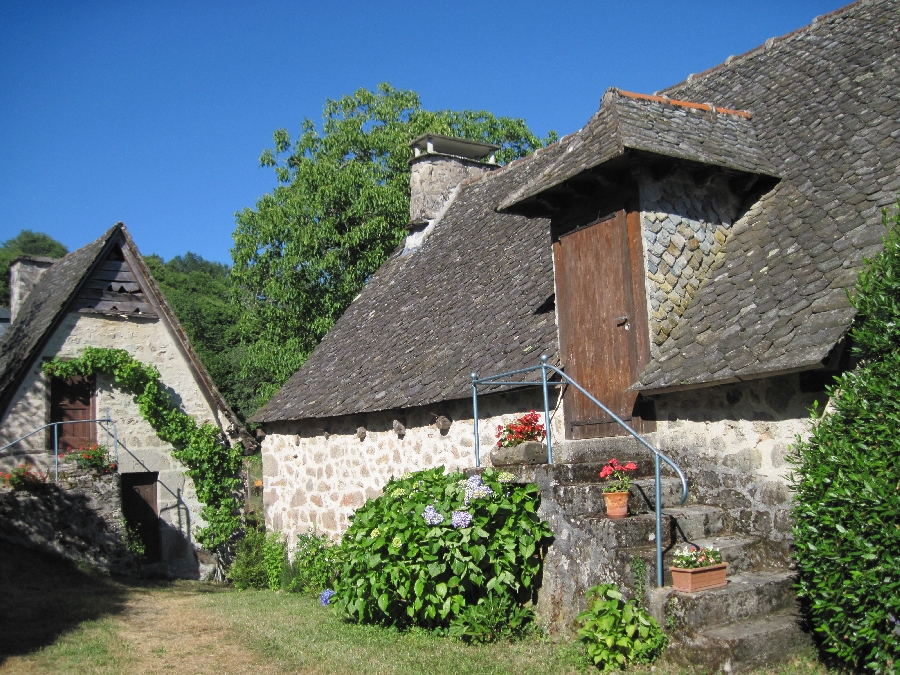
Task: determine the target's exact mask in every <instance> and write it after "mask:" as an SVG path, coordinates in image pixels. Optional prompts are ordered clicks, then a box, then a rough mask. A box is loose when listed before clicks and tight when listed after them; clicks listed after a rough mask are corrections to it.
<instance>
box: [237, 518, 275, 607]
mask: <svg viewBox="0 0 900 675" xmlns="http://www.w3.org/2000/svg"><path fill="white" fill-rule="evenodd" d="M286 563H287V551H286V547H285V544H284V541H282V539H281V535H280V534H279V533H277V532H270V533H268V534H266V531H265V530H264V529H261V528H260V529H257V528H247V530H246V532H245V533H244V538H243V539H241V540H240V541H238V543H237V546H236V548H235V555H234V562H233V563H232V564H231V569H230V570H228V578H229V579H231V580H232V581H233V582H234V586H235V588H237V589H238V590H241V591H243V590H246V589H248V588H254V589H257V590H260V589H264V588H269V589H271V590H273V591H274V590H278V589H279V588H280V587H281V583H282V577H283V576H284V569H285V565H286Z"/></svg>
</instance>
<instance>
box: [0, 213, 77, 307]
mask: <svg viewBox="0 0 900 675" xmlns="http://www.w3.org/2000/svg"><path fill="white" fill-rule="evenodd" d="M68 252H69V249H67V248H66V247H65V246H63V245H62V244H61V243H60V242H58V241H56V239H54V238H53V237H51V236H49V235H46V234H44V233H42V232H32V231H31V230H22V231H21V232H19V234H17V235H16V236H15V237H13V238H12V239H7V240H6V241H4V242H3V243H2V244H0V306H3V307H9V293H10V288H9V268H10V265H12V261H13V260H14V259H15V258H17V257H18V256H20V255H36V256H44V257H46V258H62V257H63V256H64V255H65V254H66V253H68Z"/></svg>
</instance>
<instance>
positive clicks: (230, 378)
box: [144, 252, 253, 417]
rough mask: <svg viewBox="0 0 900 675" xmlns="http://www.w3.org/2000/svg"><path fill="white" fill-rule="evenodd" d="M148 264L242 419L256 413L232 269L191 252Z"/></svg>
mask: <svg viewBox="0 0 900 675" xmlns="http://www.w3.org/2000/svg"><path fill="white" fill-rule="evenodd" d="M144 260H145V262H146V263H147V266H148V267H149V268H150V271H151V272H152V273H153V277H154V278H155V279H156V281H157V283H158V284H159V287H160V289H161V290H162V292H163V294H164V295H165V296H166V300H167V301H168V302H169V305H170V306H171V307H172V311H173V312H175V316H176V317H178V321H179V322H181V325H182V327H183V328H184V330H185V332H186V333H187V335H188V337H189V338H190V340H191V344H192V346H193V347H194V350H195V351H196V352H197V355H198V356H199V357H200V360H201V361H202V362H203V365H204V366H206V370H207V371H209V374H210V377H212V379H213V382H215V384H216V387H218V389H219V391H220V392H222V395H223V396H224V397H225V400H226V401H228V403H229V405H231V407H232V408H233V409H234V410H235V412H237V413H238V414H239V415H241V416H242V417H243V416H246V415H247V414H249V413H250V412H252V410H250V409H249V407H248V406H249V404H250V400H251V399H252V397H253V392H252V391H249V390H247V389H246V388H245V387H244V386H243V382H242V380H241V378H240V377H239V376H238V370H239V368H240V361H241V351H242V348H241V346H240V339H239V335H238V328H237V323H238V308H237V307H236V306H235V305H234V304H232V303H231V302H230V295H231V282H230V280H229V267H228V265H225V264H223V263H217V262H212V261H209V260H204V259H203V258H202V257H200V256H199V255H196V254H194V253H190V252H189V253H186V254H185V255H184V256H176V257H174V258H172V259H171V260H169V261H168V262H164V261H163V259H162V258H160V257H159V256H158V255H149V256H146V257H145V258H144Z"/></svg>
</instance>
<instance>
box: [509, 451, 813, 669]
mask: <svg viewBox="0 0 900 675" xmlns="http://www.w3.org/2000/svg"><path fill="white" fill-rule="evenodd" d="M648 440H649V441H650V442H651V443H653V442H654V440H653V438H652V434H651V435H649V436H648ZM553 450H554V464H552V465H550V464H533V465H528V464H512V465H507V466H504V467H502V468H503V469H504V470H508V471H510V472H511V473H513V474H514V475H516V478H517V479H518V480H520V481H527V482H533V483H536V484H537V485H538V486H539V487H540V488H541V493H542V502H541V509H540V515H541V516H542V517H543V518H544V519H546V520H548V521H549V522H550V526H551V527H552V529H553V532H554V535H555V540H554V544H553V546H552V547H551V548H550V550H549V551H548V554H547V557H546V559H545V568H544V576H543V583H542V587H541V589H540V592H539V596H538V597H539V599H538V606H537V611H538V614H539V616H540V617H541V618H542V619H543V620H544V621H546V622H547V623H548V625H549V626H550V630H551V632H555V633H565V632H572V631H573V630H574V628H575V627H576V626H577V615H578V613H579V612H580V611H582V610H583V609H584V606H585V591H586V590H587V589H588V588H590V587H591V586H593V585H595V584H597V583H603V582H613V583H616V584H618V585H619V587H620V588H622V589H623V590H626V592H627V593H628V594H630V595H632V596H633V595H634V594H635V592H636V591H638V590H639V589H640V588H641V587H643V589H644V592H643V596H644V597H643V601H644V604H645V606H646V607H647V608H648V609H649V611H650V612H651V613H652V614H653V616H654V617H655V618H656V620H657V621H658V622H659V624H660V626H663V627H664V628H665V630H666V632H667V633H668V634H669V637H670V647H669V649H668V650H667V651H666V653H665V656H664V659H665V660H667V661H669V662H671V663H674V664H677V665H685V666H699V667H703V668H706V669H709V670H713V671H724V672H739V671H741V670H746V669H748V668H752V667H757V666H763V665H766V664H770V663H775V662H778V661H780V660H783V659H785V658H787V657H788V656H790V655H793V654H796V653H799V652H802V651H804V650H806V649H808V647H809V645H810V644H811V641H810V639H809V636H808V635H807V633H806V632H804V630H803V629H802V627H801V624H800V619H799V616H798V615H797V611H796V600H795V595H794V590H793V581H794V577H793V575H792V573H791V571H790V570H789V569H788V567H787V566H786V564H785V563H784V562H783V558H781V557H779V556H770V555H767V548H768V547H767V542H765V541H763V540H762V539H761V538H759V537H754V536H748V535H746V534H744V533H742V532H741V531H740V528H739V526H737V524H736V523H733V522H729V517H728V513H727V511H726V510H725V509H723V508H720V507H718V506H717V505H715V504H707V503H702V495H698V494H695V493H694V492H691V493H690V494H689V498H688V501H687V502H686V503H685V504H684V505H679V503H678V502H679V501H680V499H681V481H680V480H679V479H677V478H671V477H667V476H666V473H667V472H666V469H665V468H664V469H663V475H664V477H663V479H662V483H661V494H662V506H663V523H662V525H663V553H664V559H663V566H664V570H665V577H664V578H665V584H666V586H664V587H663V588H656V546H655V539H656V518H655V514H654V498H655V492H654V479H653V477H652V476H653V472H654V461H653V454H652V453H651V452H650V451H649V450H647V449H646V448H644V447H643V446H642V445H640V444H639V443H637V442H636V441H635V440H634V439H632V438H630V437H624V438H606V439H594V440H585V441H562V442H560V441H557V442H556V443H554V446H553ZM612 457H615V458H616V459H618V460H619V461H620V462H626V461H633V462H635V463H636V464H637V465H638V470H637V472H636V473H637V479H636V480H634V481H633V482H632V489H631V497H630V499H629V512H630V513H631V515H630V516H629V517H628V518H624V519H610V518H607V517H606V514H605V505H604V500H603V484H602V483H601V481H600V479H599V477H598V474H599V471H600V469H601V468H602V467H603V465H604V464H605V463H606V462H607V461H609V459H611V458H612ZM686 542H689V543H692V544H695V545H697V546H701V547H714V548H718V549H719V550H721V552H722V557H723V559H724V560H726V561H728V563H729V568H728V585H727V586H725V587H723V588H718V589H712V590H707V591H700V592H697V593H681V592H676V591H674V590H673V589H672V588H671V586H670V584H671V575H670V574H669V572H668V567H669V565H670V564H671V559H672V555H673V549H674V548H675V547H676V546H679V545H681V544H683V543H686ZM641 570H642V571H643V572H642V577H643V578H642V579H640V578H636V575H635V572H640V571H641Z"/></svg>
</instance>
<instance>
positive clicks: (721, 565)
mask: <svg viewBox="0 0 900 675" xmlns="http://www.w3.org/2000/svg"><path fill="white" fill-rule="evenodd" d="M727 567H728V563H727V562H722V553H721V552H720V551H719V550H718V549H715V548H698V547H696V546H694V545H690V546H686V547H684V548H682V549H680V550H679V551H676V553H675V557H674V559H673V560H672V566H671V567H669V571H670V572H672V586H673V587H674V588H675V590H676V591H685V592H687V593H694V592H695V591H705V590H706V589H709V588H719V587H720V586H724V585H725V584H726V583H728V582H727V581H726V580H725V572H726V569H727Z"/></svg>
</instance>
